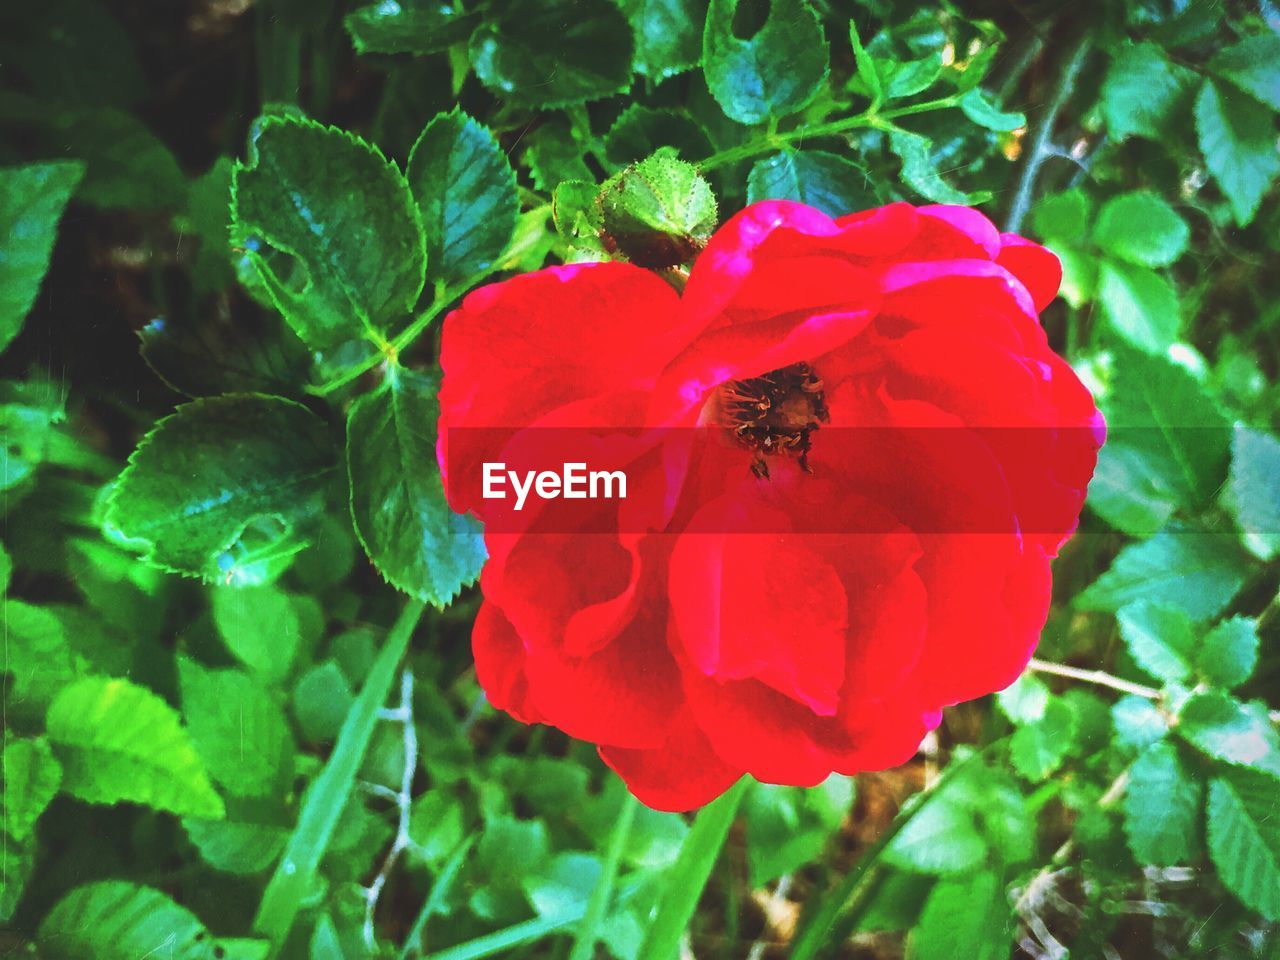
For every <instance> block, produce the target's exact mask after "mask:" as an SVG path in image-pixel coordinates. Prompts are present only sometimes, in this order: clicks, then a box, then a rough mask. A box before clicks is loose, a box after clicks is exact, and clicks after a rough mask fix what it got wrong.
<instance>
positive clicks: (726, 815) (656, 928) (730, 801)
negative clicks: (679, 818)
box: [637, 777, 750, 960]
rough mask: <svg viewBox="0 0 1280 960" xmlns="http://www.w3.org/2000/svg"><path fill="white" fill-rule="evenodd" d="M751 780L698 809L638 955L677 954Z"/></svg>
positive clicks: (663, 957) (668, 959)
mask: <svg viewBox="0 0 1280 960" xmlns="http://www.w3.org/2000/svg"><path fill="white" fill-rule="evenodd" d="M749 783H750V781H749V780H748V779H747V778H746V777H743V778H742V779H741V780H739V781H738V782H737V783H736V784H734V785H733V786H732V787H730V788H729V789H728V790H727V791H726V792H725V793H723V794H721V795H720V796H719V797H717V798H716V799H715V800H712V801H711V802H710V803H709V804H707V805H706V806H705V807H703V808H702V809H701V810H700V811H698V816H697V818H696V819H695V820H694V821H693V828H692V829H691V830H690V831H689V834H688V836H687V837H686V838H685V841H684V844H683V845H682V846H681V847H680V856H679V858H678V859H677V860H676V862H675V864H674V865H673V866H672V867H671V869H670V870H669V871H668V872H667V873H666V874H665V875H664V884H665V889H664V891H663V893H662V896H661V898H660V899H659V901H658V907H657V912H656V913H655V914H654V916H653V920H652V921H651V922H650V924H649V929H648V930H647V931H646V932H645V937H644V943H643V944H641V947H640V950H639V951H638V954H637V955H638V956H640V957H644V958H645V960H675V958H676V957H677V956H678V954H679V950H680V938H681V937H682V936H683V934H684V931H685V930H686V929H687V928H688V926H689V921H690V920H692V919H693V915H694V912H695V911H696V910H697V907H698V901H699V900H700V899H701V898H702V892H703V890H704V889H706V886H707V880H709V879H710V877H711V870H712V868H713V867H714V866H715V864H716V860H718V859H719V857H720V851H721V850H722V849H723V848H724V843H725V840H727V839H728V836H729V828H730V827H731V826H733V818H734V814H736V813H737V810H738V805H739V803H741V801H742V795H743V793H744V792H745V791H746V790H747V787H748V785H749Z"/></svg>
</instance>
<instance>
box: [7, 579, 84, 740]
mask: <svg viewBox="0 0 1280 960" xmlns="http://www.w3.org/2000/svg"><path fill="white" fill-rule="evenodd" d="M0 611H2V614H0V630H3V636H4V659H3V660H2V661H0V672H3V673H5V674H9V675H11V676H12V677H13V680H12V684H11V686H10V687H9V689H8V691H7V692H8V697H7V698H6V707H7V709H8V711H9V713H8V714H7V718H8V720H9V721H11V720H12V719H13V718H15V717H25V718H27V719H32V720H34V719H36V718H38V716H39V715H40V714H41V713H42V712H43V711H44V708H45V707H46V706H47V705H48V704H49V702H50V701H51V700H53V698H54V697H55V696H56V695H57V693H58V691H59V690H60V689H61V688H62V687H63V685H65V684H66V683H68V682H70V680H71V679H72V678H73V677H74V676H75V675H76V668H77V663H76V659H75V657H74V656H73V654H72V652H71V648H70V647H69V645H68V644H67V638H66V634H65V632H64V631H63V628H62V621H61V620H59V619H58V617H57V616H56V615H55V614H54V613H53V612H52V611H50V610H46V609H44V608H43V607H36V606H33V605H31V604H29V603H23V602H22V601H21V600H9V599H5V600H4V601H3V607H0Z"/></svg>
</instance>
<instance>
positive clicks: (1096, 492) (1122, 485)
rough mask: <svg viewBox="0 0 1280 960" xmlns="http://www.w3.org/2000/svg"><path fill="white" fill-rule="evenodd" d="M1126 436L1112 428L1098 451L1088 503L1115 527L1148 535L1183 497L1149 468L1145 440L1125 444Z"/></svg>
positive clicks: (1166, 517)
mask: <svg viewBox="0 0 1280 960" xmlns="http://www.w3.org/2000/svg"><path fill="white" fill-rule="evenodd" d="M1121 370H1122V372H1123V368H1121ZM1134 436H1135V437H1137V436H1139V435H1138V434H1137V433H1135V435H1134ZM1125 438H1126V434H1125V433H1121V434H1120V436H1119V438H1117V437H1116V435H1115V433H1114V432H1113V433H1112V436H1111V437H1109V438H1108V442H1107V443H1106V444H1105V445H1104V446H1103V448H1102V449H1101V450H1099V451H1098V465H1097V467H1096V468H1095V469H1094V472H1093V479H1092V480H1091V481H1090V482H1089V500H1088V503H1089V506H1090V507H1091V508H1092V509H1093V511H1094V512H1095V513H1097V514H1098V515H1099V516H1100V517H1102V518H1103V519H1104V520H1106V521H1107V523H1109V524H1111V526H1113V527H1115V528H1116V529H1117V530H1120V531H1122V532H1123V533H1127V534H1129V536H1131V537H1139V538H1145V537H1150V536H1151V535H1152V534H1154V533H1155V532H1156V531H1157V530H1159V529H1160V528H1161V527H1163V526H1164V525H1165V522H1166V521H1167V520H1168V519H1169V518H1170V517H1171V516H1173V512H1174V510H1175V509H1177V507H1178V505H1179V503H1180V502H1181V501H1182V500H1184V499H1186V497H1185V496H1184V495H1183V494H1182V493H1180V492H1179V491H1178V490H1177V483H1176V481H1175V482H1166V480H1165V479H1164V478H1162V477H1161V476H1160V475H1159V473H1158V472H1157V471H1155V470H1152V469H1151V460H1152V457H1151V454H1150V453H1149V452H1148V451H1147V450H1145V449H1143V447H1145V446H1147V444H1139V445H1133V446H1130V445H1126V443H1125V442H1124V440H1125Z"/></svg>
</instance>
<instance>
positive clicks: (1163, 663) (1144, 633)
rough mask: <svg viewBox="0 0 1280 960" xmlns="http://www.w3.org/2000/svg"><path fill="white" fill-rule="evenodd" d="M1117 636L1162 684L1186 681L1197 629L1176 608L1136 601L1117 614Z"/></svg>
mask: <svg viewBox="0 0 1280 960" xmlns="http://www.w3.org/2000/svg"><path fill="white" fill-rule="evenodd" d="M1116 619H1117V620H1118V621H1119V622H1120V636H1121V637H1123V638H1124V642H1125V643H1126V644H1127V645H1128V647H1129V653H1130V654H1131V655H1132V657H1133V659H1134V661H1136V662H1137V664H1138V666H1140V667H1141V668H1142V669H1143V670H1145V671H1147V673H1149V674H1151V676H1153V677H1155V678H1156V679H1157V680H1159V681H1161V682H1163V683H1185V682H1186V681H1187V679H1188V678H1189V677H1190V676H1191V662H1192V660H1193V659H1194V657H1195V647H1196V630H1195V625H1194V624H1193V623H1192V622H1191V618H1190V617H1188V616H1187V615H1186V614H1185V613H1183V612H1182V611H1181V610H1179V609H1178V608H1176V607H1171V606H1166V605H1164V604H1160V603H1153V602H1151V601H1147V600H1139V601H1138V602H1137V603H1130V604H1126V605H1125V606H1123V607H1121V608H1120V612H1119V613H1117V614H1116Z"/></svg>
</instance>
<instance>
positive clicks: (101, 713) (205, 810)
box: [46, 677, 224, 819]
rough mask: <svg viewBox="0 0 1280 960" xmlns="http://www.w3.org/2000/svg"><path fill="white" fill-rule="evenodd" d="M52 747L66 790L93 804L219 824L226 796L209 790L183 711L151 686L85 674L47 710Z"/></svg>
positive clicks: (211, 788)
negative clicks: (139, 806) (130, 807)
mask: <svg viewBox="0 0 1280 960" xmlns="http://www.w3.org/2000/svg"><path fill="white" fill-rule="evenodd" d="M46 724H47V733H48V737H49V742H50V743H51V744H52V745H53V748H54V752H55V753H56V754H57V756H58V759H59V760H60V761H61V762H62V767H63V783H62V788H63V789H64V790H65V791H67V792H68V793H70V794H72V795H73V796H77V797H79V798H80V799H82V800H87V801H89V802H90V803H108V804H111V803H119V802H121V801H126V802H129V803H139V804H143V805H144V806H149V807H154V808H155V809H157V810H168V811H170V812H172V813H177V814H185V815H189V816H193V817H206V818H209V819H217V818H219V817H221V816H222V815H223V812H224V811H223V806H222V798H221V797H219V796H218V794H217V793H215V792H214V790H213V787H211V786H210V785H209V779H208V776H207V775H206V773H205V769H204V766H203V764H202V763H201V762H200V757H199V756H198V755H197V753H196V750H195V748H194V746H192V743H191V739H190V736H189V735H188V732H187V730H186V729H184V728H183V726H182V724H181V723H180V722H179V720H178V714H177V713H176V712H175V711H174V709H173V708H172V707H170V706H169V705H168V704H167V703H165V702H164V701H163V700H161V699H160V697H158V696H156V695H155V694H154V693H152V692H151V691H150V690H148V689H147V688H146V687H140V686H138V685H136V684H134V683H131V682H130V681H128V680H118V679H117V680H108V679H105V678H103V677H86V678H84V679H82V680H77V681H75V682H74V683H71V684H70V685H68V686H67V687H65V688H63V690H62V692H61V693H59V694H58V697H57V699H55V700H54V701H53V703H52V704H51V705H50V706H49V713H48V716H47V718H46Z"/></svg>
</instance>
